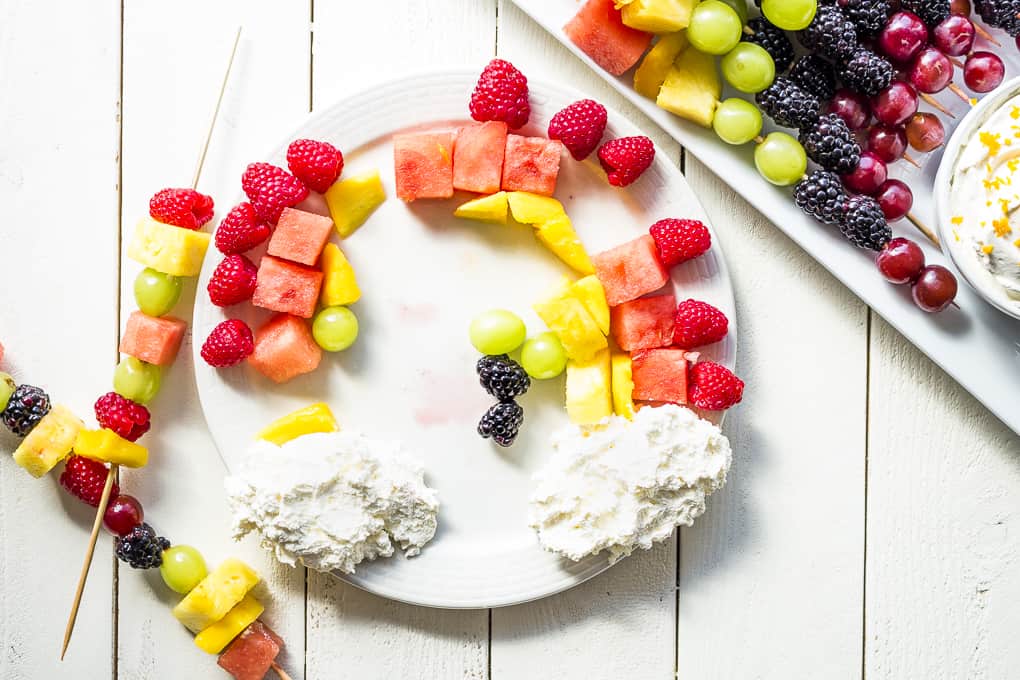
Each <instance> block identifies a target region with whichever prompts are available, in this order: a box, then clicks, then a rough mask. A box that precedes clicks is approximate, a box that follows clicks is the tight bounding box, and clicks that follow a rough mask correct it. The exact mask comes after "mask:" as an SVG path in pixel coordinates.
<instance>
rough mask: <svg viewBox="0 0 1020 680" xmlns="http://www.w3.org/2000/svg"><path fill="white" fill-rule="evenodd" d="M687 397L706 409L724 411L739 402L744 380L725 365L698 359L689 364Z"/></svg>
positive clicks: (742, 392) (742, 394) (742, 393)
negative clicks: (694, 362)
mask: <svg viewBox="0 0 1020 680" xmlns="http://www.w3.org/2000/svg"><path fill="white" fill-rule="evenodd" d="M689 378H690V380H689V383H688V386H687V399H688V401H690V402H691V403H692V404H694V405H695V406H697V407H698V408H701V409H705V410H706V411H725V410H726V409H728V408H729V407H730V406H733V405H734V404H739V403H740V399H741V398H742V397H743V396H744V381H743V380H741V379H740V378H738V377H737V376H735V375H733V372H732V371H730V369H728V368H726V367H725V366H721V365H719V364H716V363H713V362H711V361H699V362H698V363H696V364H694V365H693V366H691V370H690V375H689Z"/></svg>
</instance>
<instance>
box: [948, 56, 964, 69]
mask: <svg viewBox="0 0 1020 680" xmlns="http://www.w3.org/2000/svg"><path fill="white" fill-rule="evenodd" d="M949 61H950V62H951V63H952V64H953V66H955V67H956V68H959V69H962V68H963V66H964V64H963V62H962V61H960V59H959V57H949Z"/></svg>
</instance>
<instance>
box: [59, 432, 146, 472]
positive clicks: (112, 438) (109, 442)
mask: <svg viewBox="0 0 1020 680" xmlns="http://www.w3.org/2000/svg"><path fill="white" fill-rule="evenodd" d="M74 452H75V453H76V454H78V455H79V456H84V457H86V458H91V459H92V460H98V461H99V462H101V463H111V464H116V465H123V466H124V467H130V468H140V467H144V466H145V464H146V463H148V462H149V450H148V449H147V448H145V447H144V446H142V445H141V444H136V443H134V442H129V441H128V440H127V439H124V438H123V437H121V436H120V435H119V434H117V433H116V432H114V431H113V430H109V429H106V428H103V429H102V430H81V431H80V432H79V433H78V437H77V439H75V441H74Z"/></svg>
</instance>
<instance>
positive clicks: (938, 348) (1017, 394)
mask: <svg viewBox="0 0 1020 680" xmlns="http://www.w3.org/2000/svg"><path fill="white" fill-rule="evenodd" d="M513 2H514V3H515V4H516V5H517V6H518V7H520V8H521V9H522V10H523V11H524V12H526V13H527V14H528V15H529V16H531V17H532V18H533V19H534V20H535V21H537V22H538V23H539V24H540V25H541V26H542V27H543V28H545V29H546V30H547V31H549V33H551V34H552V35H553V36H554V37H555V38H556V39H557V40H559V41H560V42H561V43H563V44H564V45H565V46H566V47H567V49H569V50H570V51H571V52H573V53H574V54H575V55H576V56H577V57H578V58H579V59H581V60H582V61H584V62H585V63H586V64H587V65H588V66H589V67H590V68H591V69H592V70H593V71H594V72H595V73H597V74H599V75H600V76H601V77H602V78H604V79H605V80H606V81H607V82H608V83H609V84H610V85H612V86H613V87H614V88H615V89H617V90H618V91H619V92H620V93H621V94H623V96H625V97H626V98H627V99H628V100H630V101H631V102H632V103H633V104H634V105H635V106H637V107H638V108H639V109H640V110H641V111H643V112H644V113H645V114H646V115H647V116H648V117H649V118H651V119H652V120H653V121H655V122H656V123H657V124H658V125H659V126H660V127H662V129H664V130H665V131H666V132H668V133H669V134H670V135H671V136H673V137H674V138H675V139H676V140H677V141H679V142H680V143H681V144H682V145H683V146H684V148H685V149H687V150H688V151H690V152H691V153H693V154H694V155H695V156H697V157H698V159H699V160H700V161H701V162H702V163H704V164H705V165H706V166H708V167H709V168H711V169H712V170H713V171H714V172H715V173H716V174H717V175H719V177H720V178H721V179H722V180H723V181H725V182H726V183H727V184H729V185H730V186H731V187H732V188H733V190H734V191H736V192H738V193H739V194H741V195H742V196H743V197H744V198H745V199H747V200H748V201H750V203H751V204H752V205H754V206H755V207H756V208H757V209H758V210H760V211H761V212H762V213H763V214H764V215H766V216H767V217H768V218H769V219H770V220H772V222H773V223H774V224H775V225H776V226H777V227H778V228H779V229H781V230H782V231H783V232H785V233H786V234H787V235H788V236H789V237H790V238H792V239H793V240H794V241H795V242H797V243H798V244H799V245H800V246H801V247H802V248H804V250H806V251H807V252H808V253H810V254H811V255H812V256H813V257H814V258H815V259H816V260H818V262H820V263H821V264H822V265H823V266H824V267H825V268H826V269H828V270H829V271H830V272H832V274H833V275H834V276H836V278H838V279H839V280H840V281H842V282H843V283H844V284H845V285H846V286H847V287H849V288H850V289H851V290H853V291H854V292H855V293H856V294H857V295H858V296H859V297H860V298H861V299H862V300H864V302H866V303H867V304H868V305H869V306H870V307H871V308H872V309H874V310H875V311H876V312H878V313H879V314H880V315H881V316H882V317H883V318H884V319H885V320H886V321H888V322H889V323H890V324H891V325H892V326H894V327H895V328H896V329H897V330H898V331H899V332H900V333H902V334H903V335H904V336H905V337H906V338H908V339H909V340H910V341H911V342H913V343H914V344H915V345H917V347H919V348H920V349H921V350H922V351H923V352H924V353H925V354H927V355H928V356H929V357H930V358H931V359H932V360H933V361H934V362H935V363H937V364H938V365H939V366H941V367H942V368H943V369H944V370H945V371H946V372H947V373H949V374H950V375H951V376H953V378H954V379H956V380H957V381H958V382H959V383H960V384H961V385H962V386H963V387H964V388H965V389H967V390H968V391H969V392H970V393H971V394H973V395H974V396H975V397H976V398H977V399H978V400H979V401H981V402H982V403H983V404H984V405H985V406H986V407H987V408H988V409H989V410H991V411H992V412H993V413H995V414H996V416H998V417H999V418H1000V419H1001V420H1002V421H1003V422H1004V423H1006V425H1008V426H1009V427H1010V428H1011V429H1012V430H1013V431H1014V432H1017V433H1018V434H1020V321H1015V320H1013V319H1010V318H1008V317H1007V316H1006V315H1004V314H1002V313H1001V312H999V311H998V310H996V309H994V308H993V307H991V306H990V305H988V304H987V303H985V302H984V300H982V299H981V298H980V297H978V295H977V294H976V293H974V292H973V291H972V290H971V289H970V288H969V287H968V286H967V285H966V283H965V282H964V281H962V280H961V281H960V293H959V295H958V296H957V298H956V301H957V303H958V304H959V309H954V308H950V309H948V310H946V311H944V312H942V313H940V314H926V313H924V312H922V311H921V310H919V309H918V308H917V307H915V306H914V304H913V302H912V300H911V299H910V290H909V287H908V286H894V285H892V284H889V283H887V282H886V281H885V279H883V278H882V277H881V276H880V275H879V273H878V270H877V269H876V267H875V263H874V259H873V257H872V256H871V255H870V254H869V253H867V252H865V251H862V250H859V249H857V248H854V247H853V246H851V245H850V244H849V243H847V242H846V241H845V240H844V239H843V237H842V236H841V235H840V234H839V232H838V231H837V230H835V229H832V228H830V227H826V226H824V225H822V224H820V223H818V222H816V221H814V220H813V219H811V218H809V217H807V216H805V215H804V214H802V213H801V212H800V211H799V210H798V209H797V207H796V206H795V205H794V203H793V198H792V195H791V192H790V190H789V189H784V188H779V187H774V186H772V185H770V184H769V183H768V182H766V181H765V180H764V179H762V178H761V177H760V176H759V175H758V172H757V170H756V169H755V167H754V160H753V157H752V154H753V147H752V146H751V145H748V146H745V147H731V146H728V145H727V144H725V143H723V142H721V141H720V140H719V139H718V138H716V136H715V134H714V133H713V132H712V131H711V130H706V129H704V128H701V127H698V126H697V125H694V124H692V123H689V122H687V121H685V120H683V119H681V118H678V117H677V116H674V115H673V114H671V113H669V112H667V111H664V110H663V109H660V108H658V107H657V106H656V105H655V103H654V102H652V101H651V100H648V99H645V98H644V97H642V96H641V95H639V94H638V93H637V92H635V91H634V88H633V86H632V71H631V72H627V73H625V74H624V75H622V76H620V77H614V76H612V75H610V74H609V73H607V72H605V71H603V70H602V69H601V68H600V67H599V66H598V65H596V64H595V62H593V61H592V60H591V59H590V58H589V57H588V56H587V55H585V54H584V53H583V52H581V51H580V50H579V49H577V47H575V46H574V45H573V43H571V42H570V40H569V39H568V38H567V36H566V34H565V33H564V32H563V25H564V24H566V23H567V21H569V20H570V18H571V17H572V16H573V15H574V14H575V13H576V12H577V10H578V8H579V7H580V2H578V0H513ZM752 11H753V9H752ZM996 35H997V36H998V37H1000V38H1002V40H1001V42H1002V43H1003V47H1002V48H1001V49H996V52H997V53H998V54H1000V55H1001V56H1003V58H1004V60H1005V61H1006V68H1007V78H1009V77H1011V76H1015V75H1018V74H1020V54H1018V53H1017V50H1016V49H1014V47H1013V45H1012V39H1011V38H1009V36H1005V35H1004V34H1001V32H997V33H996ZM979 41H980V38H979ZM526 75H530V76H531V77H533V78H536V79H539V80H540V79H541V74H538V73H532V74H526ZM957 79H958V80H959V79H960V78H959V77H958V78H957ZM575 85H577V84H575ZM581 89H583V87H582V88H581ZM733 94H735V93H732V92H730V93H727V92H724V94H723V97H724V98H725V97H728V96H732V95H733ZM937 99H938V101H939V103H941V104H942V105H943V106H945V107H946V108H948V109H949V110H950V111H952V113H953V114H954V115H955V116H956V121H959V119H960V118H962V117H963V114H964V113H966V110H967V106H968V105H967V104H966V103H965V102H963V101H961V100H959V99H957V98H956V97H955V96H954V95H952V94H951V93H949V92H948V91H946V92H943V93H941V94H939V95H937ZM922 110H928V111H933V110H934V109H931V108H930V107H929V106H927V105H925V104H922ZM939 117H940V119H941V120H942V121H943V123H944V124H945V125H946V132H947V139H948V136H949V135H951V134H952V128H953V126H952V125H951V124H952V123H953V121H952V120H950V119H949V117H948V116H946V115H945V114H941V113H940V114H939ZM766 127H768V124H767V125H766ZM940 156H941V154H940V152H938V151H937V152H935V153H931V154H927V155H926V156H924V157H923V158H919V159H918V160H919V161H920V165H921V167H920V168H919V169H918V168H914V167H913V166H911V165H909V164H908V163H906V162H903V161H901V162H898V163H895V164H893V165H891V166H890V168H889V171H890V172H889V175H890V177H899V178H901V179H903V180H904V181H906V182H907V183H908V184H909V185H910V187H911V189H913V191H914V209H913V213H914V214H915V215H916V216H917V217H918V218H919V219H921V220H922V221H923V222H924V223H925V224H928V225H931V226H933V225H934V214H933V205H932V200H931V191H932V189H931V187H932V185H933V183H934V178H935V173H936V171H937V169H938V162H939V158H940ZM893 232H894V234H895V235H902V236H908V237H910V238H914V239H915V240H917V241H918V242H920V243H921V245H922V247H923V248H924V249H925V254H926V256H927V259H928V261H929V262H932V263H941V264H945V260H946V258H945V257H944V256H943V255H942V254H941V253H939V252H938V250H937V249H936V248H935V247H934V246H932V245H930V244H929V243H928V242H927V241H925V239H924V238H923V237H921V236H920V235H919V234H917V233H916V232H915V231H914V230H913V228H912V227H911V226H910V224H909V223H908V222H907V221H906V220H902V221H900V222H897V223H895V224H893ZM762 257H769V254H768V253H762ZM729 265H730V267H731V268H732V269H733V270H735V271H738V270H739V268H740V263H739V262H730V263H729ZM790 285H799V284H798V282H796V281H791V282H790ZM776 304H777V305H782V304H783V301H782V300H776ZM789 316H790V325H789V328H790V333H796V332H797V327H798V325H799V324H809V323H811V319H805V318H802V317H801V316H800V315H799V314H798V313H797V310H796V309H790V310H789ZM776 361H789V362H791V364H792V363H793V362H795V361H796V357H776ZM814 368H815V369H816V370H820V371H824V370H825V367H824V366H818V367H814Z"/></svg>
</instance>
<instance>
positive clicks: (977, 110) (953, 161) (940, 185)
mask: <svg viewBox="0 0 1020 680" xmlns="http://www.w3.org/2000/svg"><path fill="white" fill-rule="evenodd" d="M1018 94H1020V77H1018V78H1013V79H1011V80H1007V81H1006V82H1004V83H1003V84H1002V85H1000V86H999V87H998V88H997V89H996V90H994V91H992V92H991V93H989V94H987V95H985V96H984V98H982V99H981V101H980V102H978V104H977V105H976V106H974V108H972V109H971V110H970V111H969V112H968V113H967V115H966V116H964V118H963V120H961V121H960V124H959V125H957V126H956V131H955V132H954V133H953V135H952V137H950V138H949V143H948V144H946V149H945V152H944V153H943V155H942V162H941V163H940V164H939V170H938V174H937V175H936V176H935V186H934V192H933V194H934V195H933V198H934V201H935V223H936V228H937V230H938V235H939V240H941V241H942V249H943V251H944V252H945V253H946V254H947V255H948V256H949V260H950V262H951V263H952V266H953V269H955V270H956V273H957V274H958V275H959V276H960V277H961V278H963V280H964V281H966V282H967V283H968V284H969V285H970V287H971V288H973V289H974V290H975V291H977V293H978V295H980V296H981V297H982V298H984V299H985V300H986V301H987V302H988V304H990V305H992V306H993V307H995V308H996V309H998V310H999V311H1001V312H1003V313H1004V314H1006V315H1008V316H1011V317H1013V318H1014V319H1020V302H1017V301H1016V300H1013V299H1012V298H1010V297H1009V296H1008V295H1007V294H1006V292H1005V291H1004V290H1003V289H1002V286H1000V285H999V284H998V283H996V281H995V279H994V278H993V277H992V275H991V274H990V273H989V272H988V270H986V269H985V268H984V267H982V266H981V264H980V262H978V259H977V258H976V257H974V256H973V254H972V253H970V252H968V251H967V249H966V247H965V245H964V244H963V243H962V242H957V241H956V239H955V238H954V237H953V229H952V226H951V225H950V222H949V220H950V219H951V217H952V214H951V212H952V211H951V210H950V207H949V199H950V191H951V189H952V183H953V176H954V174H955V171H956V166H957V163H958V162H959V159H960V155H961V154H962V153H963V150H964V149H965V148H966V146H967V143H968V142H970V141H971V139H972V138H973V137H974V135H975V134H976V133H977V131H978V128H980V127H981V126H982V125H984V123H985V121H987V120H988V119H989V118H990V117H991V116H992V115H993V114H994V113H995V112H996V111H998V110H999V108H1000V107H1001V106H1002V105H1003V104H1004V103H1005V102H1007V101H1009V100H1010V99H1012V98H1013V97H1014V96H1016V95H1018ZM975 141H976V140H975Z"/></svg>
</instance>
